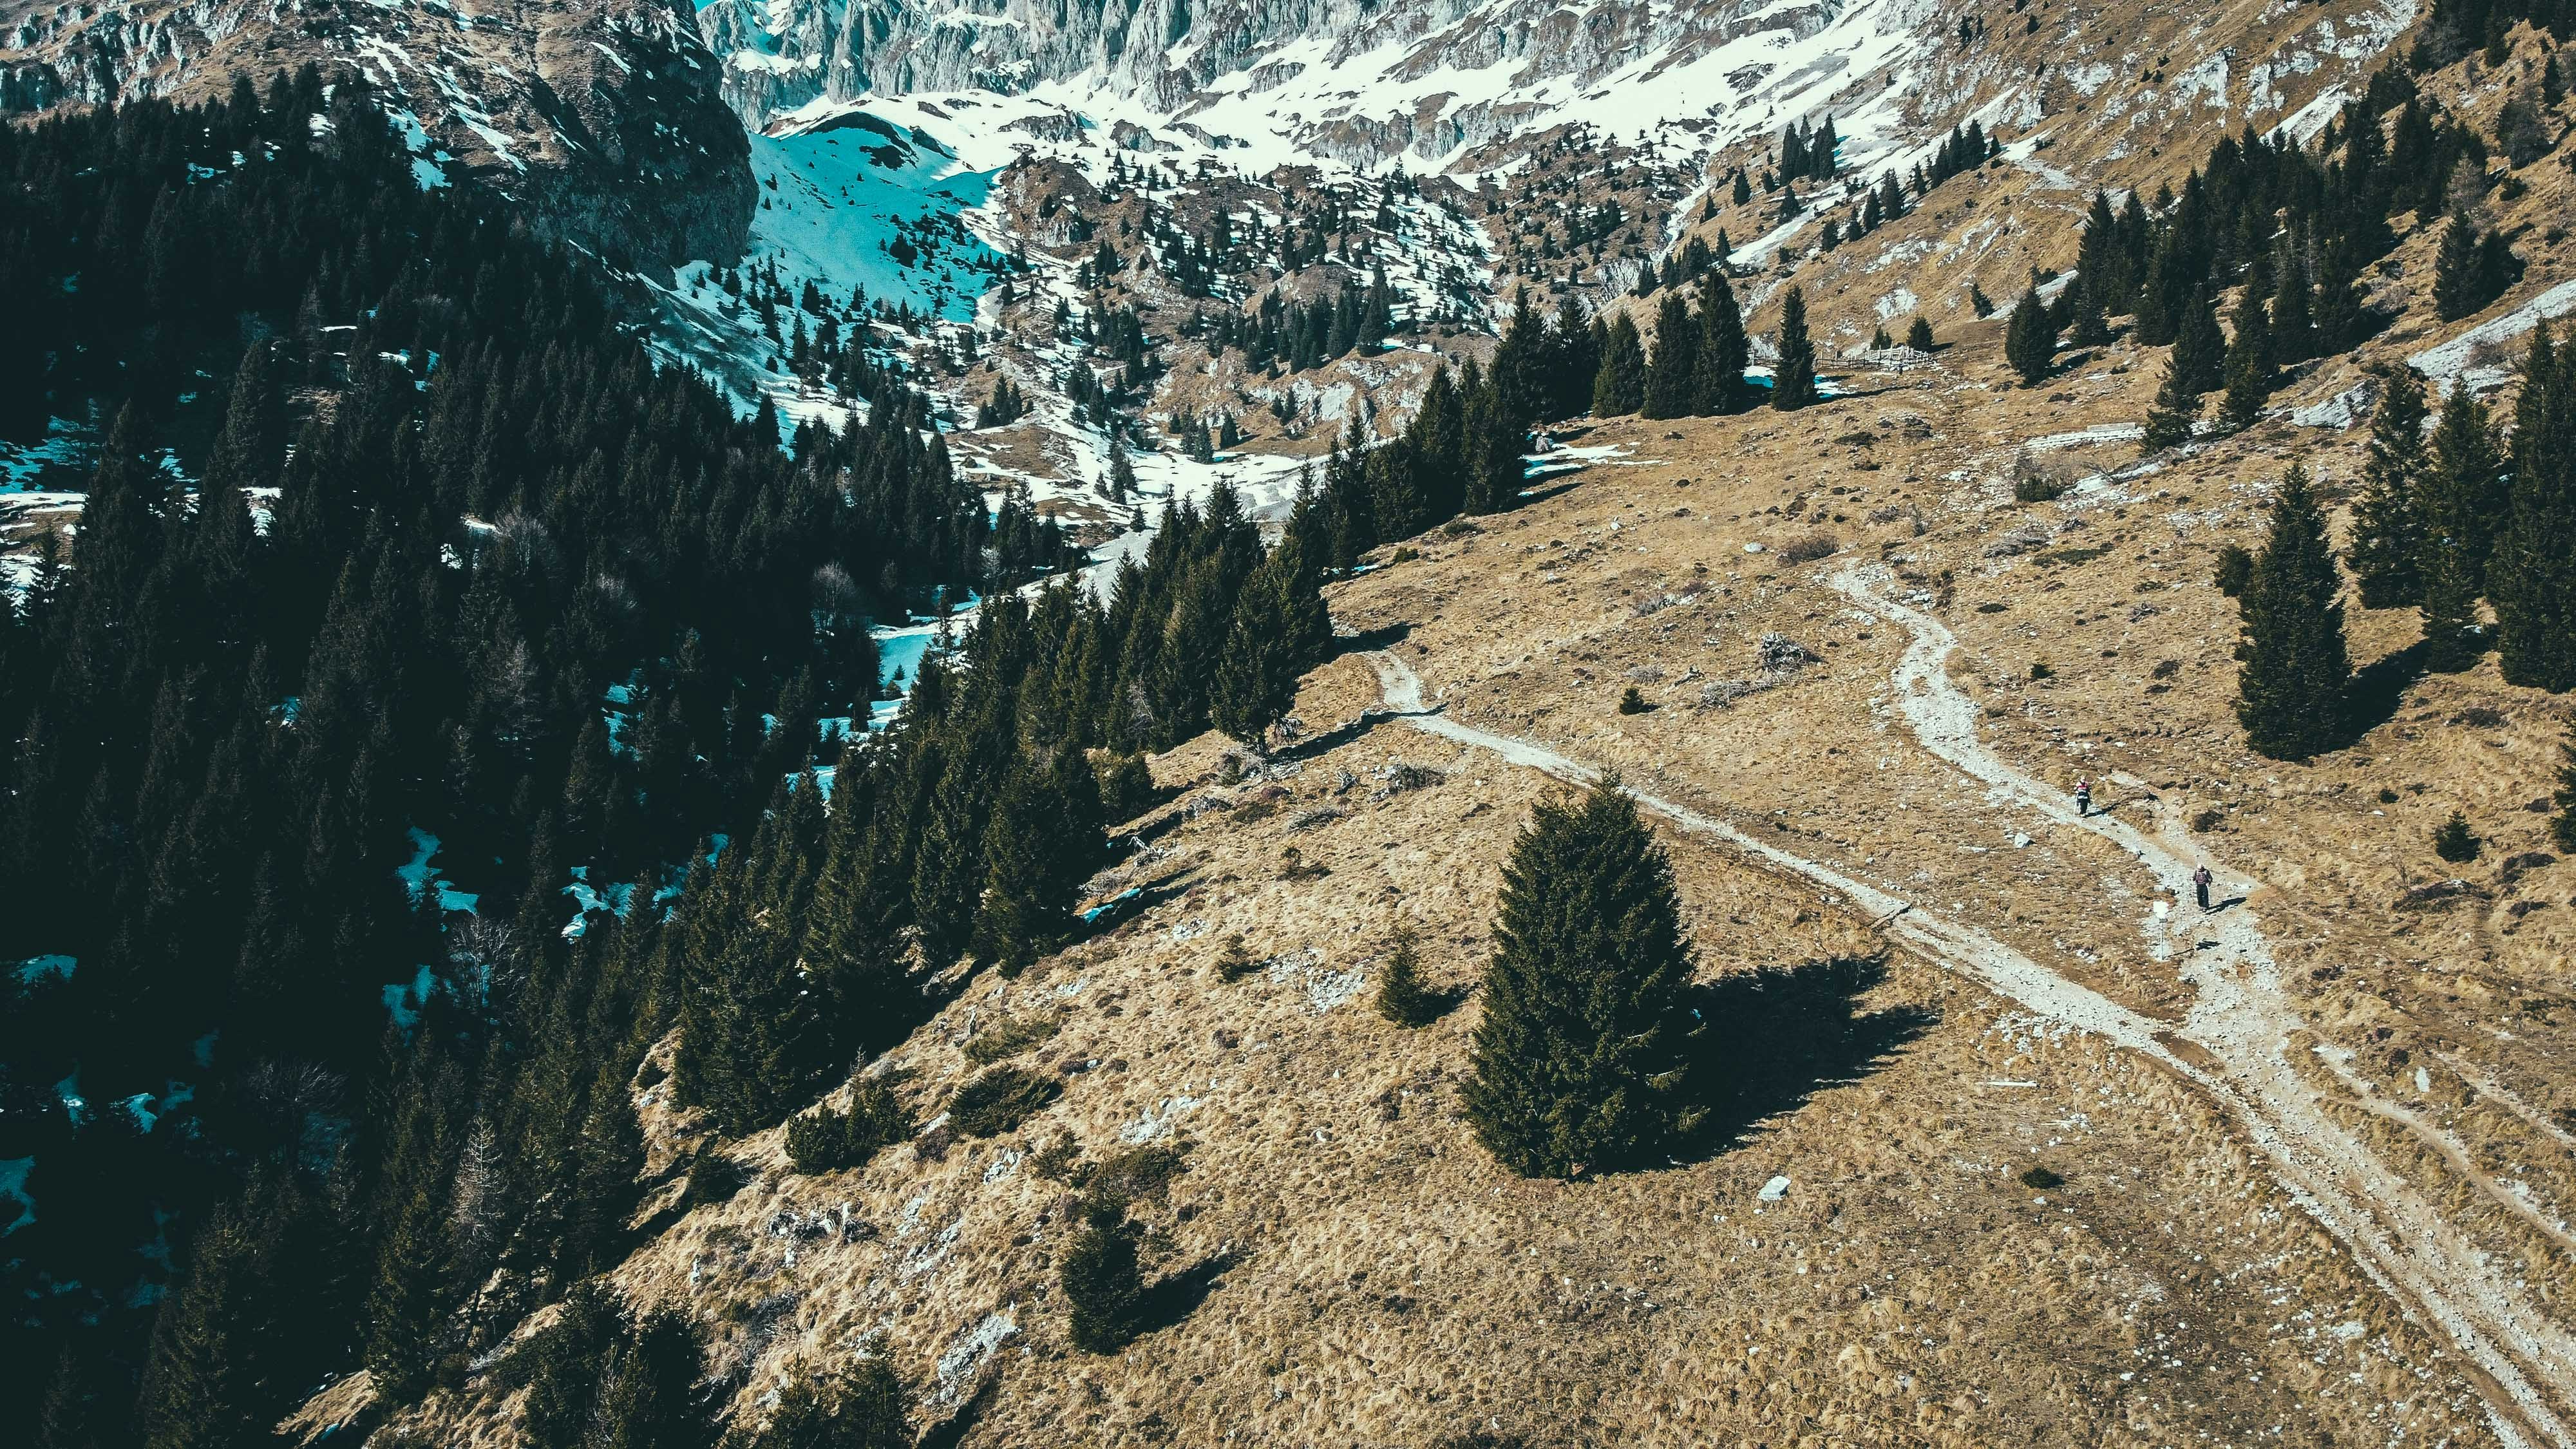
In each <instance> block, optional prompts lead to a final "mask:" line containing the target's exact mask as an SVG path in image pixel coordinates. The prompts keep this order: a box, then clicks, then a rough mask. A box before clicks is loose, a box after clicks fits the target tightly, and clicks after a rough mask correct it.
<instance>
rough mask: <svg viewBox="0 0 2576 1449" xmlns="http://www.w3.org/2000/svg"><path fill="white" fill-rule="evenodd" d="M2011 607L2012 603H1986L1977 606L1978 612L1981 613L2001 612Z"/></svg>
mask: <svg viewBox="0 0 2576 1449" xmlns="http://www.w3.org/2000/svg"><path fill="white" fill-rule="evenodd" d="M2011 607H2012V605H2010V604H1997V603H1984V604H1979V605H1978V606H1977V612H1978V613H1980V614H2000V613H2002V612H2004V611H2005V610H2006V609H2009V608H2011Z"/></svg>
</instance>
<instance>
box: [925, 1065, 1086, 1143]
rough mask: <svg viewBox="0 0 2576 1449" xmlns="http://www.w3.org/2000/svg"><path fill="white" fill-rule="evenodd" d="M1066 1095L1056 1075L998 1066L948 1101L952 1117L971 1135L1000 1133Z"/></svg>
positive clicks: (960, 1127)
mask: <svg viewBox="0 0 2576 1449" xmlns="http://www.w3.org/2000/svg"><path fill="white" fill-rule="evenodd" d="M1063 1095H1064V1085H1063V1084H1062V1083H1060V1082H1058V1081H1056V1080H1055V1079H1054V1078H1052V1077H1041V1076H1039V1075H1038V1074H1037V1073H1035V1072H1032V1071H1028V1070H1025V1069H1023V1068H1020V1067H995V1068H994V1069H993V1070H991V1071H989V1072H986V1073H985V1074H984V1075H982V1076H980V1077H977V1078H976V1079H975V1080H973V1081H971V1082H968V1083H967V1084H966V1085H965V1086H962V1087H960V1088H958V1089H957V1095H956V1096H955V1097H953V1098H951V1099H950V1100H949V1103H948V1121H949V1124H950V1125H951V1126H953V1127H955V1128H956V1129H957V1130H958V1131H960V1132H963V1133H965V1134H966V1135H967V1136H969V1137H999V1136H1001V1135H1002V1134H1003V1133H1005V1132H1008V1131H1011V1130H1012V1129H1014V1128H1016V1127H1018V1126H1019V1125H1020V1124H1021V1123H1023V1122H1025V1121H1027V1120H1029V1119H1030V1118H1031V1117H1034V1116H1036V1115H1037V1114H1038V1113H1040V1112H1043V1111H1045V1110H1046V1108H1047V1106H1048V1104H1050V1103H1052V1102H1054V1101H1055V1099H1056V1098H1058V1097H1061V1096H1063Z"/></svg>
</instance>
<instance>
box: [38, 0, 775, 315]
mask: <svg viewBox="0 0 2576 1449" xmlns="http://www.w3.org/2000/svg"><path fill="white" fill-rule="evenodd" d="M307 63H310V64H314V65H318V66H320V67H321V68H322V70H323V71H324V73H325V74H326V76H327V75H328V74H330V73H332V72H334V71H336V70H338V69H340V68H342V67H355V68H356V69H358V70H359V71H361V72H363V73H364V74H365V75H366V76H367V78H368V79H369V81H371V82H372V83H373V84H374V85H375V86H376V87H377V88H378V89H379V91H380V92H381V93H382V95H383V96H384V98H385V99H386V100H387V101H388V102H389V103H390V104H391V105H392V106H393V107H394V108H395V109H396V111H397V116H398V119H399V120H400V121H401V122H402V124H403V126H404V129H405V130H406V132H407V133H408V134H409V136H410V139H411V143H412V148H413V149H414V151H416V152H417V153H419V157H420V161H419V170H420V173H421V176H422V181H423V184H425V185H430V184H444V183H447V182H451V181H459V180H471V181H475V182H478V183H480V184H483V185H486V186H489V187H491V188H493V189H494V190H497V191H499V192H500V193H502V194H503V195H505V196H508V197H510V198H511V199H513V200H514V201H517V202H519V203H521V204H523V205H524V206H525V208H526V210H527V213H528V215H529V219H530V221H531V223H532V224H533V225H535V226H537V227H538V228H540V229H541V230H544V231H548V232H551V233H552V234H554V235H557V236H561V237H563V238H565V239H567V240H570V241H573V242H576V243H579V244H580V245H582V246H585V247H588V248H590V249H591V250H593V251H596V252H598V253H599V254H600V255H601V256H603V257H606V258H610V259H612V260H615V261H618V262H622V263H624V264H626V265H630V266H641V267H646V268H653V269H663V268H668V267H669V266H671V265H673V264H675V263H677V262H680V261H683V260H686V259H687V258H690V257H699V256H716V255H726V256H730V255H733V254H735V253H738V252H739V251H740V250H741V248H742V244H743V238H744V235H745V230H746V227H747V225H748V223H749V220H750V214H751V210H752V205H753V198H752V183H751V176H750V173H749V169H748V167H747V166H746V164H745V152H746V146H745V141H744V138H743V132H742V129H741V128H740V127H739V126H736V125H734V124H733V123H732V121H731V119H730V118H729V117H728V116H727V114H726V112H725V109H724V106H723V104H722V103H721V102H720V101H719V100H718V99H717V93H716V84H715V81H716V66H715V64H714V61H713V59H712V57H710V56H709V55H708V54H707V51H706V48H705V47H704V45H703V44H701V43H700V41H699V39H698V36H697V33H696V31H695V30H694V29H692V28H691V26H690V25H689V23H688V21H687V19H686V17H685V16H683V15H682V14H681V13H680V12H679V11H677V10H675V9H673V8H672V7H671V6H669V5H667V4H664V3H661V0H521V3H513V4H510V5H506V6H502V5H483V4H473V3H468V4H462V5H451V4H447V3H444V0H420V3H410V0H405V3H377V4H370V5H365V6H349V7H346V8H340V7H333V6H313V5H307V4H303V3H299V0H185V3H176V0H141V3H133V4H122V3H120V4H110V5H96V4H55V3H49V0H0V115H8V114H12V113H25V112H31V111H43V110H47V109H52V108H56V107H62V106H78V105H95V104H101V103H108V102H116V101H127V100H135V99H140V98H143V97H152V96H158V97H168V98H171V99H175V100H183V101H204V100H210V99H216V98H220V97H222V96H223V95H225V94H226V92H227V91H229V90H230V88H231V87H232V84H233V82H234V80H235V78H236V77H239V78H244V79H248V80H250V81H251V82H252V83H253V84H255V85H256V84H264V83H265V82H266V80H267V79H268V78H269V77H270V76H273V75H275V74H277V73H278V72H280V71H291V70H294V69H296V68H297V67H299V66H302V65H305V64H307Z"/></svg>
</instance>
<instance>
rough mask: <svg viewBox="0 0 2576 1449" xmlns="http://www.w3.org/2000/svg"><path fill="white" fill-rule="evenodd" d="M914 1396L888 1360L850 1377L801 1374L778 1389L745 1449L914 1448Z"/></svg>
mask: <svg viewBox="0 0 2576 1449" xmlns="http://www.w3.org/2000/svg"><path fill="white" fill-rule="evenodd" d="M911 1402H912V1401H911V1396H910V1395H909V1394H908V1393H907V1392H906V1391H905V1390H904V1386H903V1380H902V1379H900V1378H897V1377H896V1376H895V1372H894V1369H893V1367H892V1366H891V1365H889V1364H888V1363H887V1362H886V1361H885V1360H884V1359H882V1358H863V1359H860V1360H859V1361H858V1362H857V1363H854V1364H852V1365H851V1366H850V1368H849V1370H848V1372H846V1373H812V1372H808V1373H800V1374H798V1375H796V1376H795V1377H794V1378H792V1379H790V1380H788V1381H787V1382H786V1383H785V1384H784V1385H782V1386H781V1387H780V1388H779V1390H778V1403H777V1406H776V1407H774V1408H772V1409H771V1410H770V1411H769V1418H768V1420H767V1422H765V1423H763V1424H762V1425H761V1426H760V1432H759V1433H757V1434H755V1435H750V1436H748V1437H747V1438H746V1439H745V1440H744V1444H743V1449H912V1442H913V1437H912V1423H911V1418H910V1413H911Z"/></svg>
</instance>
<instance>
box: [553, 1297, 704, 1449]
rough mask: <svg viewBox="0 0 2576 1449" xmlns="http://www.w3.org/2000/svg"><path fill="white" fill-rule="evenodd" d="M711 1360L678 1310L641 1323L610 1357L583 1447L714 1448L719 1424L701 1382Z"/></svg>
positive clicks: (639, 1448) (631, 1448)
mask: <svg viewBox="0 0 2576 1449" xmlns="http://www.w3.org/2000/svg"><path fill="white" fill-rule="evenodd" d="M705 1358H706V1355H705V1352H704V1350H703V1349H701V1348H700V1347H699V1344H698V1336H697V1330H696V1329H695V1328H693V1327H692V1326H691V1325H690V1323H689V1320H688V1319H686V1318H684V1317H682V1316H681V1315H679V1314H678V1313H675V1312H668V1311H664V1312H656V1313H653V1314H651V1315H649V1316H648V1317H646V1318H645V1319H644V1320H643V1321H642V1322H641V1323H638V1324H637V1325H635V1332H634V1336H633V1338H632V1339H630V1340H629V1341H628V1342H627V1343H626V1344H624V1345H623V1346H622V1347H621V1348H619V1350H618V1351H617V1352H616V1353H614V1354H613V1355H611V1356H610V1358H609V1362H608V1367H607V1372H606V1373H605V1374H604V1375H603V1376H602V1380H601V1383H600V1388H599V1407H598V1410H597V1416H596V1417H595V1418H594V1419H593V1421H592V1423H591V1426H590V1432H589V1434H588V1435H587V1436H585V1438H584V1439H583V1440H582V1445H583V1449H594V1446H596V1449H713V1446H714V1444H715V1442H716V1430H715V1424H714V1421H713V1416H712V1415H711V1414H710V1413H709V1412H708V1408H709V1406H708V1405H707V1404H706V1402H705V1401H704V1400H703V1399H702V1398H701V1397H700V1390H699V1386H698V1381H699V1379H700V1378H701V1377H703V1376H704V1374H705V1372H706V1364H705Z"/></svg>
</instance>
